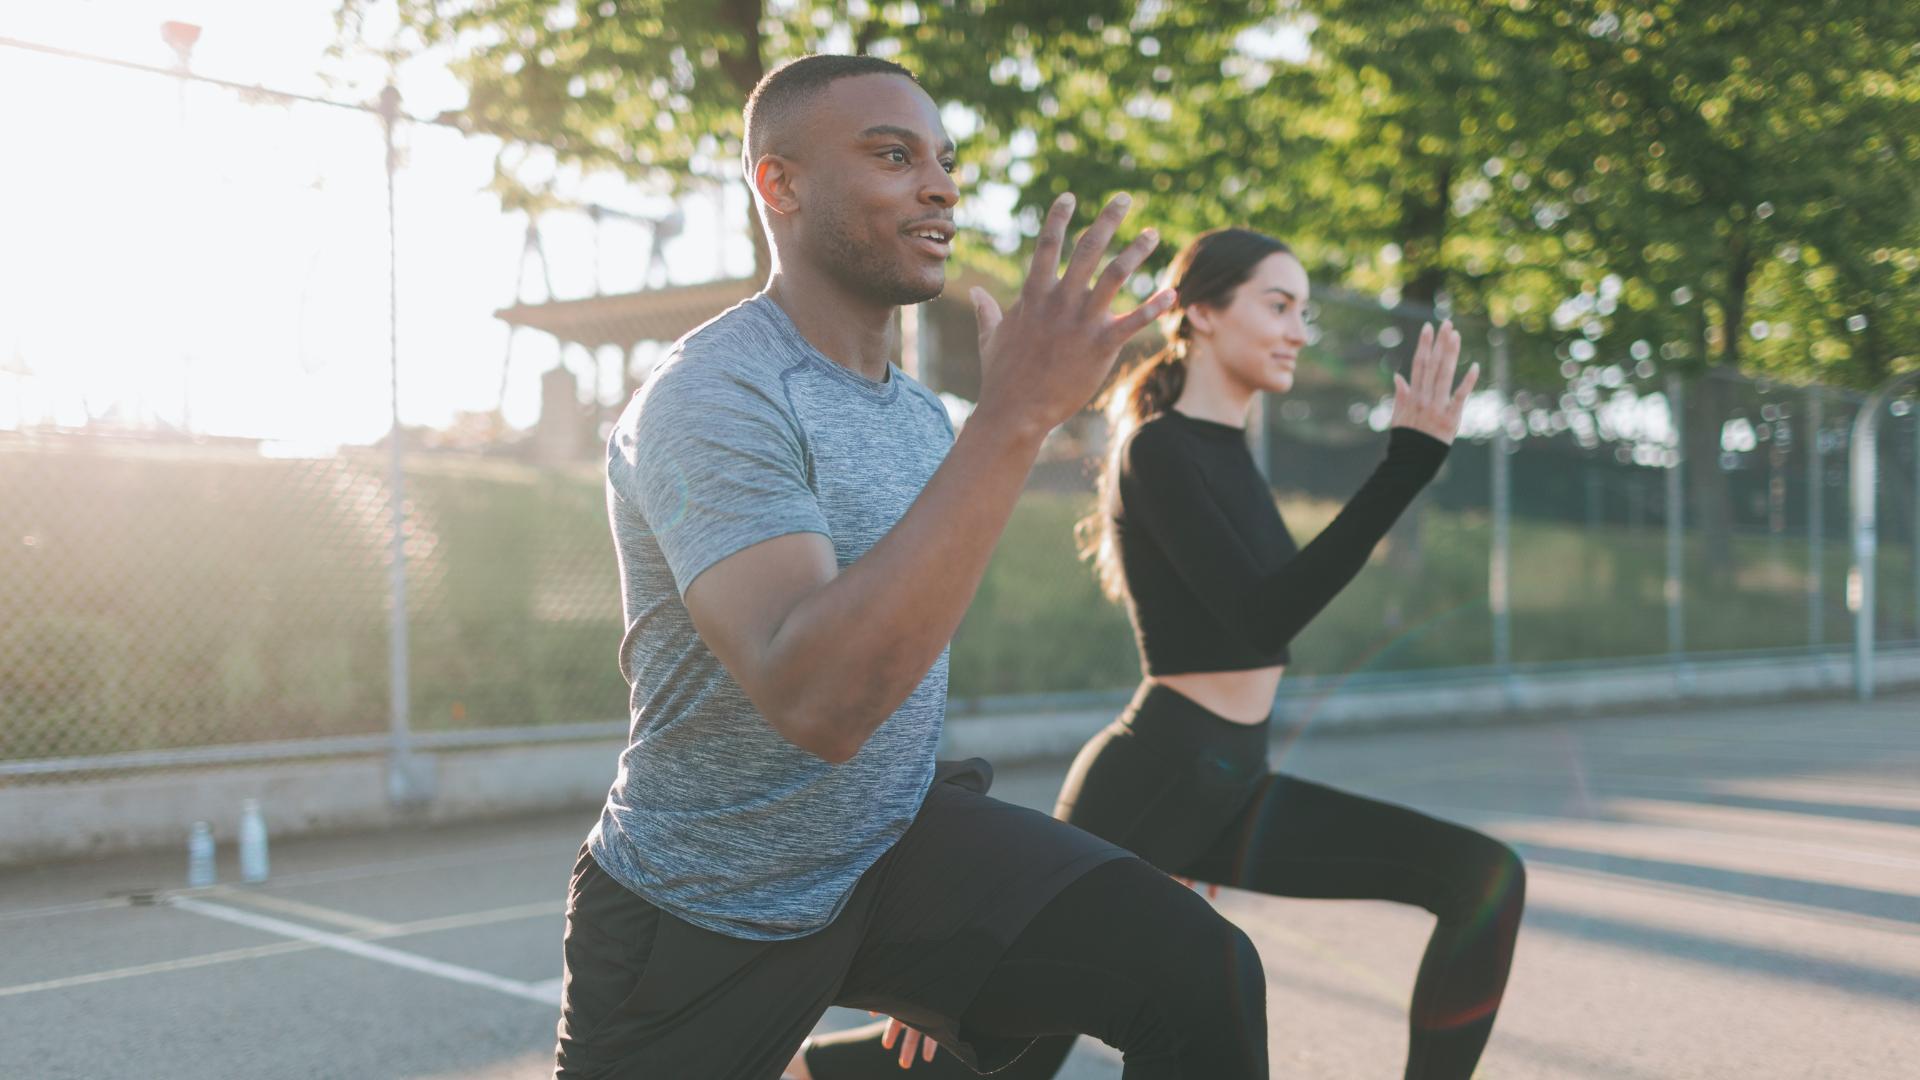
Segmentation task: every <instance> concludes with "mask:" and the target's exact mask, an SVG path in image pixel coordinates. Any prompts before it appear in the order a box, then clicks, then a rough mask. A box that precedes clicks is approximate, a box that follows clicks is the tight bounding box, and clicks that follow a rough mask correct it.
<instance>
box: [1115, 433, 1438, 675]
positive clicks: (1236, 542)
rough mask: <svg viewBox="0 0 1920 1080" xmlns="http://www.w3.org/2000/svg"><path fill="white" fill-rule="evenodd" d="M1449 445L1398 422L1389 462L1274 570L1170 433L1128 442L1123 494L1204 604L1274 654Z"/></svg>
mask: <svg viewBox="0 0 1920 1080" xmlns="http://www.w3.org/2000/svg"><path fill="white" fill-rule="evenodd" d="M1147 434H1148V432H1145V431H1142V432H1141V435H1147ZM1447 450H1448V447H1447V444H1445V443H1443V442H1441V441H1440V440H1438V439H1435V438H1433V437H1431V436H1428V435H1424V434H1421V433H1420V432H1417V431H1413V430H1411V429H1408V428H1394V429H1393V431H1392V434H1391V435H1389V437H1388V441H1387V454H1386V458H1385V460H1383V461H1382V462H1381V463H1380V466H1379V467H1378V468H1377V469H1375V470H1374V472H1373V475H1372V476H1370V477H1368V478H1367V482H1366V483H1365V484H1363V485H1361V488H1360V490H1359V491H1358V492H1356V493H1355V494H1354V496H1353V498H1352V499H1351V500H1349V501H1348V503H1347V505H1346V507H1345V508H1344V509H1342V510H1341V511H1340V514H1339V516H1337V517H1335V518H1334V519H1333V521H1332V523H1330V524H1329V525H1328V526H1327V527H1326V528H1325V529H1324V530H1322V531H1321V533H1320V535H1319V536H1316V537H1315V538H1314V539H1313V542H1312V543H1309V544H1308V545H1307V546H1306V547H1304V548H1302V549H1300V550H1299V551H1298V552H1297V553H1296V554H1295V555H1294V556H1293V558H1291V559H1289V560H1287V562H1286V563H1284V564H1282V565H1280V566H1278V567H1273V568H1271V569H1269V568H1266V567H1264V566H1263V565H1262V564H1261V561H1260V560H1259V558H1258V557H1257V556H1256V555H1255V553H1254V552H1253V551H1251V550H1250V549H1249V548H1248V546H1247V544H1246V543H1245V541H1244V540H1242V539H1241V537H1240V534H1239V531H1238V530H1237V529H1236V528H1235V527H1234V525H1233V522H1232V520H1231V519H1230V518H1229V517H1228V516H1227V515H1226V514H1225V513H1224V512H1223V511H1222V510H1221V508H1220V506H1219V504H1218V503H1217V502H1216V501H1215V498H1214V495H1213V493H1212V492H1211V491H1210V490H1209V489H1208V486H1207V483H1206V479H1205V477H1203V476H1202V475H1201V474H1200V469H1199V467H1198V466H1197V465H1196V463H1195V462H1194V461H1193V459H1192V457H1191V456H1190V455H1189V454H1188V453H1187V452H1186V451H1185V449H1184V448H1183V447H1182V446H1180V445H1178V444H1177V443H1174V442H1173V441H1171V440H1160V439H1152V438H1136V439H1135V440H1134V441H1133V442H1132V443H1131V444H1130V445H1129V446H1128V448H1127V454H1126V457H1125V460H1124V468H1125V474H1124V478H1123V479H1124V481H1125V483H1124V485H1123V487H1122V498H1123V503H1124V509H1125V513H1126V515H1127V517H1128V519H1129V520H1132V521H1136V522H1138V523H1139V524H1140V525H1141V526H1142V527H1143V528H1145V529H1146V531H1147V532H1148V533H1149V534H1150V535H1151V536H1152V537H1153V538H1154V540H1155V542H1156V543H1158V545H1159V546H1160V548H1161V549H1162V550H1163V551H1164V552H1165V553H1166V556H1167V559H1168V561H1169V562H1171V563H1172V564H1173V568H1174V571H1175V573H1177V574H1179V575H1180V578H1181V580H1182V581H1183V582H1184V583H1185V584H1186V585H1187V586H1188V588H1190V589H1191V590H1192V591H1193V593H1194V595H1195V597H1196V598H1197V599H1198V600H1199V601H1200V603H1201V604H1202V606H1204V607H1205V608H1206V609H1207V611H1208V612H1209V613H1210V614H1212V615H1213V617H1214V618H1215V619H1217V620H1218V621H1219V622H1220V623H1221V624H1222V625H1224V626H1226V627H1227V628H1228V630H1229V631H1231V632H1232V633H1234V634H1235V635H1236V636H1237V637H1239V638H1240V639H1241V640H1242V641H1245V642H1246V643H1247V644H1248V645H1250V646H1252V647H1253V648H1254V649H1256V650H1258V651H1261V652H1272V651H1275V650H1277V649H1279V648H1281V647H1282V646H1284V645H1286V644H1287V643H1288V642H1289V641H1292V640H1293V638H1294V636H1295V635H1296V634H1298V633H1299V632H1300V631H1301V630H1302V629H1303V628H1305V626H1306V625H1307V623H1309V622H1311V621H1312V620H1313V617H1314V616H1316V615H1318V614H1319V613H1320V612H1321V611H1322V610H1323V609H1325V608H1326V606H1327V604H1329V603H1330V602H1332V600H1333V598H1334V597H1335V596H1336V595H1338V594H1339V592H1340V590H1341V589H1343V588H1345V587H1346V585H1347V583H1348V582H1349V581H1352V580H1353V578H1354V575H1356V574H1358V573H1359V572H1360V570H1361V568H1362V567H1364V566H1365V565H1366V562H1367V557H1368V556H1369V555H1370V554H1371V553H1372V552H1373V549H1374V547H1375V546H1376V545H1377V544H1379V542H1380V540H1381V538H1383V537H1384V536H1386V534H1387V531H1388V530H1389V529H1391V528H1392V527H1393V523H1394V522H1395V521H1396V520H1398V519H1399V517H1400V514H1401V512H1402V511H1404V510H1406V508H1407V506H1408V504H1410V503H1411V502H1412V501H1413V497H1414V496H1415V495H1418V494H1419V493H1420V489H1421V488H1423V487H1425V486H1426V485H1427V483H1428V482H1429V481H1431V480H1432V479H1433V477H1434V475H1435V474H1436V473H1438V472H1439V471H1440V466H1441V464H1442V463H1443V462H1445V460H1446V456H1447Z"/></svg>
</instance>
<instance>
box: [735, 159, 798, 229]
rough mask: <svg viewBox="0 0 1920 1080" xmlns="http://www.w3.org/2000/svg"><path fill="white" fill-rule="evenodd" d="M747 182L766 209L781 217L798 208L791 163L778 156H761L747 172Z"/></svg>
mask: <svg viewBox="0 0 1920 1080" xmlns="http://www.w3.org/2000/svg"><path fill="white" fill-rule="evenodd" d="M747 178H748V182H749V183H751V184H752V185H753V190H754V193H755V194H756V195H758V196H760V201H761V203H763V204H764V205H765V206H766V208H767V209H768V210H770V211H772V212H773V213H776V214H779V215H781V216H782V217H784V216H786V215H788V214H791V213H793V212H794V211H795V210H798V209H799V208H800V196H799V193H797V192H796V191H794V185H793V181H794V169H793V162H791V161H788V160H787V159H786V158H783V157H781V156H780V155H778V154H765V155H762V156H761V158H760V160H759V161H756V162H754V163H753V166H752V168H751V169H750V170H749V172H748V177H747Z"/></svg>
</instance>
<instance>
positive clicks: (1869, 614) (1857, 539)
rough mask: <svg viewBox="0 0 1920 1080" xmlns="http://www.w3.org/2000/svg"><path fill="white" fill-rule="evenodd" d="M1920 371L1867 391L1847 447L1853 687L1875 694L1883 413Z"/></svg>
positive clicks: (1866, 695)
mask: <svg viewBox="0 0 1920 1080" xmlns="http://www.w3.org/2000/svg"><path fill="white" fill-rule="evenodd" d="M1915 380H1920V371H1914V372H1908V373H1907V374H1905V375H1896V376H1894V377H1893V378H1892V379H1889V380H1888V381H1886V382H1884V383H1882V384H1881V385H1880V388H1879V389H1878V390H1875V391H1874V392H1873V393H1872V394H1870V395H1868V397H1867V400H1866V401H1865V402H1863V403H1862V404H1861V406H1860V412H1859V413H1858V414H1857V415H1856V416H1855V417H1854V418H1853V442H1852V445H1851V446H1849V447H1848V448H1847V452H1848V454H1849V455H1850V456H1851V459H1850V461H1849V462H1848V477H1847V480H1848V488H1849V490H1850V493H1851V495H1852V500H1851V501H1852V503H1853V570H1852V572H1851V573H1849V574H1848V575H1847V606H1848V607H1849V608H1851V609H1852V610H1853V692H1854V696H1855V697H1858V698H1859V699H1860V700H1861V701H1871V700H1873V674H1874V673H1873V635H1874V630H1875V627H1874V625H1873V616H1874V599H1875V597H1874V591H1873V590H1874V558H1875V556H1876V555H1877V554H1878V551H1879V543H1880V540H1879V508H1878V507H1877V506H1875V505H1874V496H1875V494H1876V491H1877V489H1878V487H1879V479H1880V477H1879V471H1880V457H1879V450H1878V445H1879V442H1880V413H1881V411H1882V410H1884V409H1885V408H1886V407H1887V403H1888V402H1890V401H1892V400H1893V398H1894V395H1895V394H1897V393H1899V391H1900V389H1901V387H1903V386H1905V385H1906V384H1907V383H1909V382H1913V381H1915Z"/></svg>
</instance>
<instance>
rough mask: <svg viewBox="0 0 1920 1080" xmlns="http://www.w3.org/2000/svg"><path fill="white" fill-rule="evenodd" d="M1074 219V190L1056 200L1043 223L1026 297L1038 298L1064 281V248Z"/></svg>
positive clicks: (1023, 292) (1024, 290) (1022, 289)
mask: <svg viewBox="0 0 1920 1080" xmlns="http://www.w3.org/2000/svg"><path fill="white" fill-rule="evenodd" d="M1072 218H1073V192H1071V191H1069V192H1066V193H1065V194H1063V195H1061V196H1060V197H1059V198H1057V199H1055V200H1053V205H1052V206H1050V207H1048V208H1047V218H1046V220H1045V221H1043V222H1041V223H1040V239H1039V240H1038V241H1037V242H1036V243H1035V244H1034V245H1033V265H1031V266H1029V267H1027V280H1026V284H1024V285H1022V286H1021V287H1020V295H1021V296H1022V297H1035V296H1038V295H1040V294H1041V293H1043V292H1045V291H1046V290H1048V289H1050V288H1052V287H1053V285H1054V283H1055V282H1057V281H1059V280H1060V248H1061V247H1062V246H1063V245H1064V244H1065V243H1066V237H1067V222H1068V221H1070V220H1072Z"/></svg>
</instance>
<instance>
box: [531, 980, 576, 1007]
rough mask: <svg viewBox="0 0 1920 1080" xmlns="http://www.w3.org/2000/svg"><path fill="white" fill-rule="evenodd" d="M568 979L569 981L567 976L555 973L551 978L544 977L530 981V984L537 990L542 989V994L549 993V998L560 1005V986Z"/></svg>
mask: <svg viewBox="0 0 1920 1080" xmlns="http://www.w3.org/2000/svg"><path fill="white" fill-rule="evenodd" d="M566 981H567V980H566V976H564V975H555V976H554V977H553V978H551V979H543V980H541V981H540V982H537V983H530V984H528V985H530V986H532V987H533V988H534V989H535V990H538V991H540V992H541V993H542V994H545V995H547V1000H549V1001H551V1002H552V1003H553V1004H555V1005H558V1004H560V987H561V984H563V983H565V982H566Z"/></svg>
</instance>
